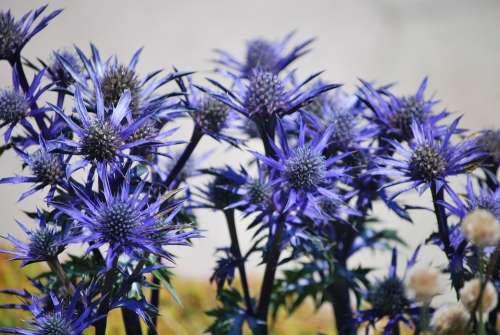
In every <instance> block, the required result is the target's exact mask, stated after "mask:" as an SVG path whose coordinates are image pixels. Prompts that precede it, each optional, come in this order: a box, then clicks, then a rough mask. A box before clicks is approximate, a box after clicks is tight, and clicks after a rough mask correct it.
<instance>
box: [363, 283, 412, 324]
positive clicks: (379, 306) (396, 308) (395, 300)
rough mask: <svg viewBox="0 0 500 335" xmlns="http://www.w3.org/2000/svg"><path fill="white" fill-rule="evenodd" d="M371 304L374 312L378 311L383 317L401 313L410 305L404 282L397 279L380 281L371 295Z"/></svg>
mask: <svg viewBox="0 0 500 335" xmlns="http://www.w3.org/2000/svg"><path fill="white" fill-rule="evenodd" d="M370 302H371V304H372V307H373V310H376V311H378V312H379V313H380V314H379V315H381V316H383V315H387V316H392V315H394V314H397V313H400V312H401V311H402V310H403V309H404V307H405V306H406V305H407V304H408V298H407V296H406V289H405V286H404V284H403V282H402V281H401V280H400V279H399V278H397V277H388V278H386V279H384V280H382V281H380V282H379V283H377V284H376V286H375V287H374V288H373V290H372V291H371V293H370Z"/></svg>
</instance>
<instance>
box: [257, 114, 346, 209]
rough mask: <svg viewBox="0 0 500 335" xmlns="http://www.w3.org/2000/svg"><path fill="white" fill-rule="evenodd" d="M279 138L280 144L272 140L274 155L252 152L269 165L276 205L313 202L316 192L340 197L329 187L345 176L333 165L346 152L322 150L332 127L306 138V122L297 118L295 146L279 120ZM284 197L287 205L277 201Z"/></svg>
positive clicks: (297, 204) (293, 205)
mask: <svg viewBox="0 0 500 335" xmlns="http://www.w3.org/2000/svg"><path fill="white" fill-rule="evenodd" d="M277 129H278V138H279V141H280V147H278V146H276V145H274V144H273V143H271V146H272V148H273V150H274V155H275V157H276V158H271V157H266V156H264V155H262V154H260V153H257V152H252V153H253V154H254V155H255V156H256V158H257V159H258V160H260V161H261V162H262V163H264V164H265V165H267V166H268V167H269V168H270V169H271V172H270V176H271V184H272V185H273V186H274V187H275V189H278V191H277V192H278V194H280V195H279V196H278V198H279V199H280V200H279V201H278V203H276V200H277V199H278V198H276V197H273V198H274V201H275V205H276V207H277V208H282V209H283V211H286V210H288V209H290V208H292V207H293V208H295V207H300V206H303V205H305V204H306V203H307V201H311V202H315V201H316V199H315V196H316V195H323V196H326V197H329V198H332V199H339V198H340V197H339V195H337V194H336V193H334V192H332V191H331V190H330V189H331V188H332V186H333V184H334V183H335V182H336V181H337V180H340V179H343V178H347V176H346V174H345V169H344V168H342V167H339V166H336V163H337V162H338V161H340V160H341V159H342V158H344V157H345V155H337V156H332V157H328V158H327V157H325V156H324V155H323V150H324V149H325V147H326V145H327V143H328V140H329V138H330V136H331V133H332V129H333V128H332V127H329V128H327V129H326V131H325V132H323V133H322V134H319V135H318V136H317V137H314V138H313V139H312V140H311V141H309V142H306V132H307V130H306V126H305V124H304V122H303V121H302V119H301V118H299V135H298V141H297V144H296V146H295V147H294V148H291V147H290V146H289V144H288V139H287V136H286V134H285V132H284V130H283V128H282V126H281V125H280V124H278V127H277ZM280 201H285V202H286V205H285V206H283V204H280V203H279V202H280Z"/></svg>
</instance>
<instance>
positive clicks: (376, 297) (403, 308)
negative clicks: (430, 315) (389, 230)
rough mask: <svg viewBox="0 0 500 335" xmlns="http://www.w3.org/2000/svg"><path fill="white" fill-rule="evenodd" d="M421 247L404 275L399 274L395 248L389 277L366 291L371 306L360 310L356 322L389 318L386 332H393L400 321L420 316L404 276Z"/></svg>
mask: <svg viewBox="0 0 500 335" xmlns="http://www.w3.org/2000/svg"><path fill="white" fill-rule="evenodd" d="M419 250H420V247H418V248H417V249H416V251H415V252H414V254H413V256H412V257H411V258H410V260H409V261H408V263H407V266H406V270H405V273H404V275H403V277H399V276H398V274H397V251H396V249H393V252H392V260H391V265H390V266H389V274H388V276H387V277H385V278H383V279H381V280H378V281H377V283H375V284H374V285H373V287H372V288H371V289H370V290H369V291H368V292H366V294H365V296H366V299H367V300H368V302H369V303H370V304H371V308H370V309H367V310H362V311H359V312H358V315H357V317H356V320H355V322H356V323H357V324H361V323H363V322H366V321H370V323H371V324H372V325H374V324H375V322H377V321H379V320H381V319H383V318H384V317H387V318H388V322H387V324H386V325H385V326H384V334H391V333H392V330H394V328H395V327H399V322H405V323H407V324H410V323H411V322H415V321H418V320H419V318H420V308H419V307H418V306H417V305H416V304H415V303H414V302H412V301H411V300H410V299H409V297H408V295H407V292H406V287H405V284H404V280H405V279H404V278H405V276H406V273H407V272H408V270H410V269H411V268H412V267H413V266H414V265H415V262H416V259H417V255H418V252H419Z"/></svg>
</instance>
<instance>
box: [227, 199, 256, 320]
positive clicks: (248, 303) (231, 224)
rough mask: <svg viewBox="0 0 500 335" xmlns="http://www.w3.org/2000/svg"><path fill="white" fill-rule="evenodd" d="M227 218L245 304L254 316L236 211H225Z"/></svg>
mask: <svg viewBox="0 0 500 335" xmlns="http://www.w3.org/2000/svg"><path fill="white" fill-rule="evenodd" d="M224 215H225V217H226V222H227V227H228V229H229V236H230V238H231V251H232V253H233V255H234V256H235V257H236V261H237V262H238V271H239V272H240V277H241V286H242V287H243V295H244V297H245V304H246V306H247V310H248V312H249V313H250V315H252V314H253V307H252V299H251V297H250V290H249V287H248V280H247V273H246V270H245V262H244V260H243V257H242V255H241V249H240V243H239V241H238V232H237V230H236V224H235V220H234V209H229V210H225V211H224Z"/></svg>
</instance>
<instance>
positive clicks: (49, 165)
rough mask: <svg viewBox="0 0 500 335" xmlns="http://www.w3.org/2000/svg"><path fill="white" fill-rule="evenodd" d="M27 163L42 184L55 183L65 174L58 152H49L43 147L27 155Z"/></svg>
mask: <svg viewBox="0 0 500 335" xmlns="http://www.w3.org/2000/svg"><path fill="white" fill-rule="evenodd" d="M28 164H29V166H30V168H31V171H32V173H33V175H34V176H35V177H36V178H37V179H38V181H39V182H40V183H42V184H47V185H54V184H57V183H59V182H60V181H61V180H62V179H63V177H64V176H65V171H64V166H63V162H62V159H61V157H60V156H59V155H58V154H53V153H49V152H47V151H45V150H43V149H39V150H37V151H35V152H34V153H33V154H31V155H29V162H28Z"/></svg>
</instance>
